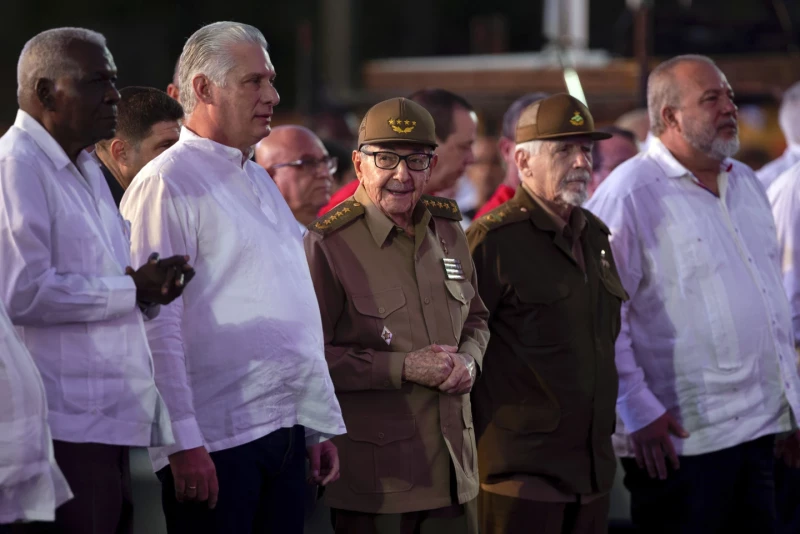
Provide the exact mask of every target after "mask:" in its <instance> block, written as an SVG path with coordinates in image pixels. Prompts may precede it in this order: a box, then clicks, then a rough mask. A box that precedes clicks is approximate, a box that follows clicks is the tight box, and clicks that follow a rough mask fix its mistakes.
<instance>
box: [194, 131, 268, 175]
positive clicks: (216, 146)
mask: <svg viewBox="0 0 800 534" xmlns="http://www.w3.org/2000/svg"><path fill="white" fill-rule="evenodd" d="M180 140H181V141H184V142H188V143H192V144H198V145H201V146H204V147H205V149H206V150H208V151H211V152H215V153H217V154H219V155H221V156H223V157H224V158H225V159H228V160H230V161H232V162H234V163H236V164H237V165H238V166H239V167H244V165H245V163H247V162H248V160H250V158H252V157H253V147H250V150H249V152H248V153H247V154H246V157H245V155H243V154H242V151H241V150H239V149H238V148H234V147H232V146H228V145H223V144H222V143H218V142H216V141H214V140H212V139H209V138H207V137H201V136H199V135H197V134H196V133H194V132H193V131H192V130H190V129H189V128H187V127H186V126H182V127H181V135H180Z"/></svg>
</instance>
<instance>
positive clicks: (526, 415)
mask: <svg viewBox="0 0 800 534" xmlns="http://www.w3.org/2000/svg"><path fill="white" fill-rule="evenodd" d="M493 419H494V423H495V424H496V425H497V426H499V427H500V428H504V429H506V430H511V431H514V432H518V433H520V434H532V433H547V432H552V431H554V430H555V429H556V428H558V423H559V421H560V420H561V411H560V410H559V409H558V408H557V407H556V406H552V405H550V406H536V405H532V404H526V405H516V404H507V405H504V406H499V407H498V408H497V411H495V413H494V417H493Z"/></svg>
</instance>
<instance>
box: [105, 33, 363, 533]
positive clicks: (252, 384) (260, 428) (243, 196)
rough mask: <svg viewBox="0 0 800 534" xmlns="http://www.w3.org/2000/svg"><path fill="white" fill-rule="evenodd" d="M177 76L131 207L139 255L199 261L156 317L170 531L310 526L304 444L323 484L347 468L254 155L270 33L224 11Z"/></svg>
mask: <svg viewBox="0 0 800 534" xmlns="http://www.w3.org/2000/svg"><path fill="white" fill-rule="evenodd" d="M178 74H179V76H178V77H179V85H180V87H179V88H180V99H181V104H183V107H184V110H185V112H186V120H185V122H184V127H183V129H182V131H181V135H180V140H179V141H178V142H177V143H176V144H175V145H173V146H172V147H170V148H169V149H168V150H167V151H165V152H164V153H162V154H161V155H160V156H158V157H157V158H156V159H154V160H153V161H151V162H150V163H149V164H148V165H147V166H145V167H144V168H143V169H142V170H141V171H140V172H139V174H138V175H137V176H136V178H135V179H134V180H133V183H132V184H131V186H130V188H129V189H128V190H127V192H126V193H125V196H124V197H123V200H122V204H121V209H122V213H123V214H124V215H125V216H126V217H128V218H130V219H131V221H132V239H131V242H132V253H133V256H134V257H136V258H145V257H146V256H147V254H148V251H150V250H159V251H161V252H162V253H165V254H166V253H168V252H171V251H173V250H175V251H184V250H185V251H186V253H187V254H189V255H190V256H191V257H192V259H193V260H194V261H193V262H194V265H195V267H196V268H197V279H196V280H195V281H194V282H193V283H192V285H191V286H189V287H188V288H187V291H186V292H184V294H183V297H182V298H181V299H179V300H176V301H175V302H174V303H172V304H171V305H170V306H166V307H164V309H162V311H161V314H160V316H159V317H158V318H156V319H154V320H153V321H151V322H150V323H149V324H148V325H147V333H148V337H149V340H150V346H151V348H152V351H153V359H154V362H155V369H156V372H155V376H156V383H157V384H158V387H159V390H160V391H161V392H162V394H163V395H164V400H165V401H166V402H167V405H168V407H169V411H170V416H171V418H172V430H173V432H174V434H175V441H176V443H175V445H174V446H172V447H166V448H159V449H153V450H152V451H151V458H152V460H153V466H154V468H155V470H156V471H157V474H158V477H159V479H160V480H161V482H162V504H163V507H164V513H165V516H166V520H167V530H168V531H169V532H170V533H171V534H172V533H176V532H192V534H202V533H215V534H227V533H234V532H235V533H237V534H239V533H242V534H247V533H250V532H253V533H261V532H280V533H282V534H284V533H285V534H294V533H301V532H302V531H303V512H304V510H303V507H304V502H303V501H304V495H305V493H306V489H305V488H306V478H305V457H306V455H308V457H309V460H310V462H311V479H312V480H311V481H312V482H314V483H317V484H320V485H326V484H328V483H329V482H331V481H333V480H335V479H336V478H338V473H339V463H338V462H339V460H338V454H337V451H336V447H335V446H334V445H333V443H332V442H331V441H330V438H331V437H333V436H334V435H339V434H343V433H344V432H345V428H344V422H343V420H342V414H341V410H340V408H339V404H338V401H337V400H336V396H335V394H334V389H333V383H332V382H331V378H330V375H329V374H328V366H327V364H326V362H325V352H324V342H323V335H322V320H321V318H320V312H319V306H318V305H317V300H316V294H315V292H314V286H313V284H312V282H311V276H310V274H309V270H308V264H307V262H306V259H305V252H304V250H303V244H302V241H301V238H300V232H298V230H297V222H296V221H295V219H294V217H293V216H292V212H291V210H290V209H289V207H288V206H287V204H286V202H285V201H284V199H283V198H282V197H281V194H280V191H279V190H278V188H277V186H276V185H275V183H274V182H273V180H272V179H270V177H269V175H268V174H267V172H266V171H265V170H264V169H263V168H262V167H260V166H259V165H258V164H256V163H255V162H253V161H250V157H251V155H252V151H253V149H252V147H253V145H255V144H256V143H257V142H258V141H259V140H261V139H262V138H264V137H266V136H267V135H268V134H269V132H270V122H271V118H272V112H273V108H274V107H275V106H276V105H277V104H278V102H279V97H278V93H277V91H276V90H275V87H274V82H275V69H274V67H273V65H272V61H271V60H270V56H269V53H268V48H267V43H266V41H265V40H264V36H263V35H262V34H261V32H260V31H258V30H257V29H256V28H254V27H252V26H249V25H246V24H238V23H235V22H217V23H214V24H210V25H208V26H205V27H203V28H201V29H199V30H198V31H197V32H195V33H194V34H193V35H192V36H191V37H190V38H189V40H188V41H187V42H186V45H185V46H184V49H183V53H182V54H181V58H180V61H179V66H178ZM153 247H156V248H155V249H154V248H153ZM354 461H358V460H357V459H356V460H354Z"/></svg>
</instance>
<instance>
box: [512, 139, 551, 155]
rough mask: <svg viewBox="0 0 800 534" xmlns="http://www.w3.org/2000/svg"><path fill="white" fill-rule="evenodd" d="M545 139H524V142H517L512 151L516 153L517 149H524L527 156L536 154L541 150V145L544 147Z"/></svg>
mask: <svg viewBox="0 0 800 534" xmlns="http://www.w3.org/2000/svg"><path fill="white" fill-rule="evenodd" d="M544 143H545V141H543V140H541V139H534V140H533V141H525V142H524V143H517V146H516V147H515V148H514V153H515V154H516V153H517V150H524V151H525V152H526V153H527V154H528V155H529V156H536V155H538V154H539V152H541V151H542V147H544Z"/></svg>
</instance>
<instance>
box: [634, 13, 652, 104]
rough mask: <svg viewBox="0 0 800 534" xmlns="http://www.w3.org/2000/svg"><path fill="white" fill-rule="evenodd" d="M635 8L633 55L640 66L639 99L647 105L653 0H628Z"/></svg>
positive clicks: (640, 102)
mask: <svg viewBox="0 0 800 534" xmlns="http://www.w3.org/2000/svg"><path fill="white" fill-rule="evenodd" d="M628 7H629V8H630V9H631V10H633V55H634V57H635V58H636V64H637V66H638V67H639V91H638V95H637V100H638V101H639V105H640V106H641V107H645V108H646V107H647V76H648V75H649V74H650V64H649V63H650V45H651V25H650V22H651V20H650V19H651V17H650V15H651V13H650V12H651V9H652V0H628Z"/></svg>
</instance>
